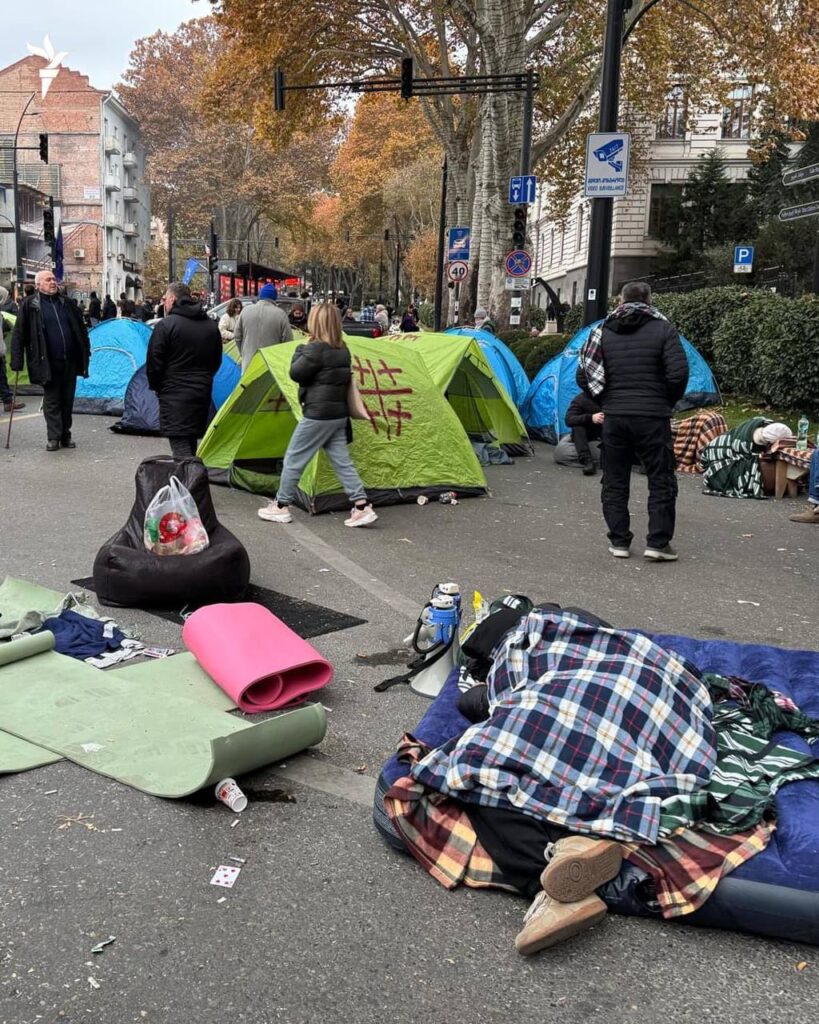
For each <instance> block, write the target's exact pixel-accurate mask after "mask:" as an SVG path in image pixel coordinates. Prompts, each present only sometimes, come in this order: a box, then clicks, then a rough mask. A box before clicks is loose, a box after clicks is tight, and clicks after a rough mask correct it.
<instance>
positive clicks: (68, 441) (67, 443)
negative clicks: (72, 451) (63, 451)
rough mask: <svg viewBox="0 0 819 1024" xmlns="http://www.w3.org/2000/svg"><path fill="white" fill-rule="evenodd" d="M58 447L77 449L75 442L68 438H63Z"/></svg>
mask: <svg viewBox="0 0 819 1024" xmlns="http://www.w3.org/2000/svg"><path fill="white" fill-rule="evenodd" d="M60 447H61V448H76V447H77V442H76V441H72V440H71V438H70V437H69V438H63V439H62V441H60Z"/></svg>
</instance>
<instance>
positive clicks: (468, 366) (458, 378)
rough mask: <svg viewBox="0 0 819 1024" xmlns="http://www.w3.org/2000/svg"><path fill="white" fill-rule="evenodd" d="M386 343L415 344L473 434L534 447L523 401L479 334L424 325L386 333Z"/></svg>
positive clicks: (477, 438) (517, 446)
mask: <svg viewBox="0 0 819 1024" xmlns="http://www.w3.org/2000/svg"><path fill="white" fill-rule="evenodd" d="M380 344H381V345H382V346H383V347H385V348H391V349H392V350H394V347H395V346H401V348H402V349H404V350H406V349H412V350H413V351H415V352H417V353H418V355H420V356H421V358H422V359H423V360H424V363H425V364H426V367H427V370H429V374H430V376H431V377H432V379H433V380H434V381H435V383H436V384H437V385H438V387H439V388H440V389H441V391H442V392H443V393H444V395H445V396H446V399H447V401H448V402H449V404H450V405H451V406H452V408H453V409H454V410H455V414H456V415H457V417H458V419H459V420H460V421H461V424H462V426H463V428H464V430H465V431H466V432H467V434H468V435H469V436H470V438H472V439H473V440H475V441H493V440H494V441H497V442H498V443H499V444H503V445H507V446H514V447H515V449H516V450H517V451H521V450H522V451H525V452H528V453H530V452H531V451H532V446H531V442H530V441H529V435H528V433H527V431H526V427H525V425H524V423H523V420H522V419H521V418H520V413H519V412H518V410H517V406H516V405H515V403H514V401H513V400H512V399H511V398H510V397H509V394H508V393H507V391H506V389H505V388H504V386H503V385H502V384H501V383H500V381H499V380H498V379H497V377H496V376H495V373H494V370H493V369H492V367H491V366H490V364H489V361H488V360H487V358H486V356H485V355H484V354H483V351H482V350H481V347H480V345H479V344H478V342H477V340H476V339H475V338H471V337H468V336H466V335H457V334H435V333H433V332H432V331H424V332H423V333H420V334H399V335H398V336H397V337H387V338H382V339H380Z"/></svg>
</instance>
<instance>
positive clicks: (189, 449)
mask: <svg viewBox="0 0 819 1024" xmlns="http://www.w3.org/2000/svg"><path fill="white" fill-rule="evenodd" d="M197 441H198V438H195V437H169V438H168V443H169V444H170V446H171V455H173V457H174V458H175V459H189V458H192V457H193V456H194V455H196V445H197Z"/></svg>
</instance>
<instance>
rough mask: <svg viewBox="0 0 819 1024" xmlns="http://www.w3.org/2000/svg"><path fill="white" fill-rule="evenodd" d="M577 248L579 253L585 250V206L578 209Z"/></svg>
mask: <svg viewBox="0 0 819 1024" xmlns="http://www.w3.org/2000/svg"><path fill="white" fill-rule="evenodd" d="M575 248H576V249H577V250H578V252H579V251H580V250H581V249H582V248H583V205H582V203H581V205H580V206H578V208H577V242H576V244H575Z"/></svg>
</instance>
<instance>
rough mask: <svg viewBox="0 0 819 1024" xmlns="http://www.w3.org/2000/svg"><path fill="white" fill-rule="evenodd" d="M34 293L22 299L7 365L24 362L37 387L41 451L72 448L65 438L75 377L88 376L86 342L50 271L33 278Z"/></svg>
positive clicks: (72, 308)
mask: <svg viewBox="0 0 819 1024" xmlns="http://www.w3.org/2000/svg"><path fill="white" fill-rule="evenodd" d="M34 287H35V289H36V290H35V292H34V294H33V295H29V296H27V297H26V298H25V299H23V302H22V304H21V306H20V312H19V313H18V314H17V322H16V323H15V325H14V334H13V335H12V339H11V368H12V370H14V371H15V372H19V371H20V370H22V369H23V367H24V366H28V376H29V380H30V381H31V383H32V384H42V386H43V415H44V416H45V421H46V431H47V437H48V442H47V444H46V449H47V451H50V452H56V451H57V450H58V449H59V448H76V447H77V446H76V444H75V443H74V441H73V439H72V437H71V425H72V412H73V408H74V392H75V391H76V389H77V377H87V376H88V363H89V361H90V359H91V345H90V343H89V341H88V331H87V330H86V328H85V324H84V323H83V319H82V314H81V313H80V310H79V307H78V306H76V305H75V304H74V303H73V302H71V301H70V299H67V298H66V297H65V296H64V295H60V294H59V292H58V289H57V279H56V278H55V277H54V274H53V273H52V271H50V270H41V271H39V273H38V274H37V276H36V277H35V278H34Z"/></svg>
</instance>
